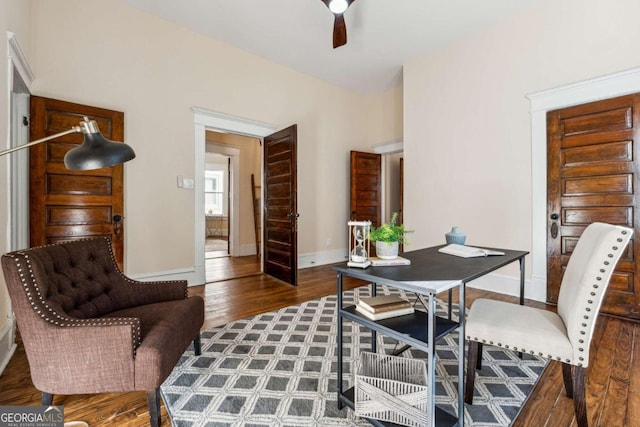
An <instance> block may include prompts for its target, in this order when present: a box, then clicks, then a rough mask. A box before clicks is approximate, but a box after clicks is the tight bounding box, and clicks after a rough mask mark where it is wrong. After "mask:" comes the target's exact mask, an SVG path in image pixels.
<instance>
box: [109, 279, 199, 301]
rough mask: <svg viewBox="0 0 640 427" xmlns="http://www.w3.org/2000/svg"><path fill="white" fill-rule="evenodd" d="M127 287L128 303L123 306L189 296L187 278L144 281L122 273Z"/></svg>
mask: <svg viewBox="0 0 640 427" xmlns="http://www.w3.org/2000/svg"><path fill="white" fill-rule="evenodd" d="M121 277H122V279H123V280H124V286H126V288H127V294H126V299H127V300H128V301H127V303H125V304H124V305H122V307H130V306H136V305H145V304H153V303H157V302H164V301H174V300H181V299H185V298H187V281H186V280H164V281H152V282H142V281H139V280H133V279H130V278H128V277H127V276H125V275H124V274H122V275H121Z"/></svg>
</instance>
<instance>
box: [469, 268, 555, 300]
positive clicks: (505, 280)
mask: <svg viewBox="0 0 640 427" xmlns="http://www.w3.org/2000/svg"><path fill="white" fill-rule="evenodd" d="M467 285H468V286H469V287H472V288H476V289H482V290H485V291H491V292H497V293H501V294H505V295H513V296H520V278H519V277H512V276H504V275H502V274H495V273H489V274H487V275H486V276H482V277H480V278H478V279H476V280H472V281H471V282H469V283H467ZM546 294H547V288H546V282H542V283H541V282H540V280H525V283H524V297H525V298H528V299H532V300H535V301H545V300H546V297H547V295H546Z"/></svg>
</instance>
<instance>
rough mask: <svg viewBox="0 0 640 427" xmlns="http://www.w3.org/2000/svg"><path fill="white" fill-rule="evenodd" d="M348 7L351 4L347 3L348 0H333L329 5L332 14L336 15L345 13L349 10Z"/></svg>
mask: <svg viewBox="0 0 640 427" xmlns="http://www.w3.org/2000/svg"><path fill="white" fill-rule="evenodd" d="M348 7H349V3H347V0H331V2H330V3H329V10H331V12H333V13H335V14H336V15H339V14H341V13H344V11H345V10H347V8H348Z"/></svg>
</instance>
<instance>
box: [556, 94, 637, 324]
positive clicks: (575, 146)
mask: <svg viewBox="0 0 640 427" xmlns="http://www.w3.org/2000/svg"><path fill="white" fill-rule="evenodd" d="M639 126H640V94H634V95H628V96H623V97H619V98H614V99H608V100H604V101H598V102H593V103H589V104H584V105H579V106H575V107H570V108H564V109H561V110H556V111H551V112H549V113H548V114H547V144H548V147H547V156H548V163H547V168H548V177H547V183H548V190H547V196H548V204H547V215H548V224H549V226H548V232H547V265H548V272H547V299H548V301H550V302H553V303H555V302H557V301H558V292H559V289H560V283H561V280H562V275H563V272H564V269H565V266H566V264H567V262H568V260H569V257H570V255H571V252H572V251H573V248H574V247H575V245H576V242H577V241H578V238H579V237H580V235H581V234H582V232H583V230H584V229H585V228H586V226H587V225H589V224H591V223H592V222H596V221H599V222H607V223H611V224H619V225H624V226H627V227H632V228H634V229H635V230H636V233H635V236H636V237H635V238H634V239H633V240H632V241H631V243H630V245H629V246H628V249H627V251H626V253H625V254H624V255H623V256H622V258H621V260H620V262H619V263H618V267H617V269H616V272H615V273H614V275H613V278H612V279H611V284H610V285H609V289H608V291H607V294H606V296H605V300H604V302H603V307H602V311H603V312H606V313H610V314H615V315H619V316H624V317H630V318H634V319H640V285H639V283H638V274H637V273H638V266H639V265H638V262H637V260H636V258H635V254H637V253H639V252H638V250H639V249H640V246H639V242H640V238H638V234H637V233H638V207H639V204H638V200H639V194H640V193H639V192H638V190H639V189H640V187H639V184H640V182H639V181H638V179H639V177H638V143H639V142H640V140H639V139H638V138H639V137H640V133H639Z"/></svg>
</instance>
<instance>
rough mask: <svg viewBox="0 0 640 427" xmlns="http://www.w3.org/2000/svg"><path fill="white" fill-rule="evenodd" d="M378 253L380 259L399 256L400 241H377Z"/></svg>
mask: <svg viewBox="0 0 640 427" xmlns="http://www.w3.org/2000/svg"><path fill="white" fill-rule="evenodd" d="M376 255H378V258H380V259H396V258H398V242H391V243H389V242H376Z"/></svg>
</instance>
